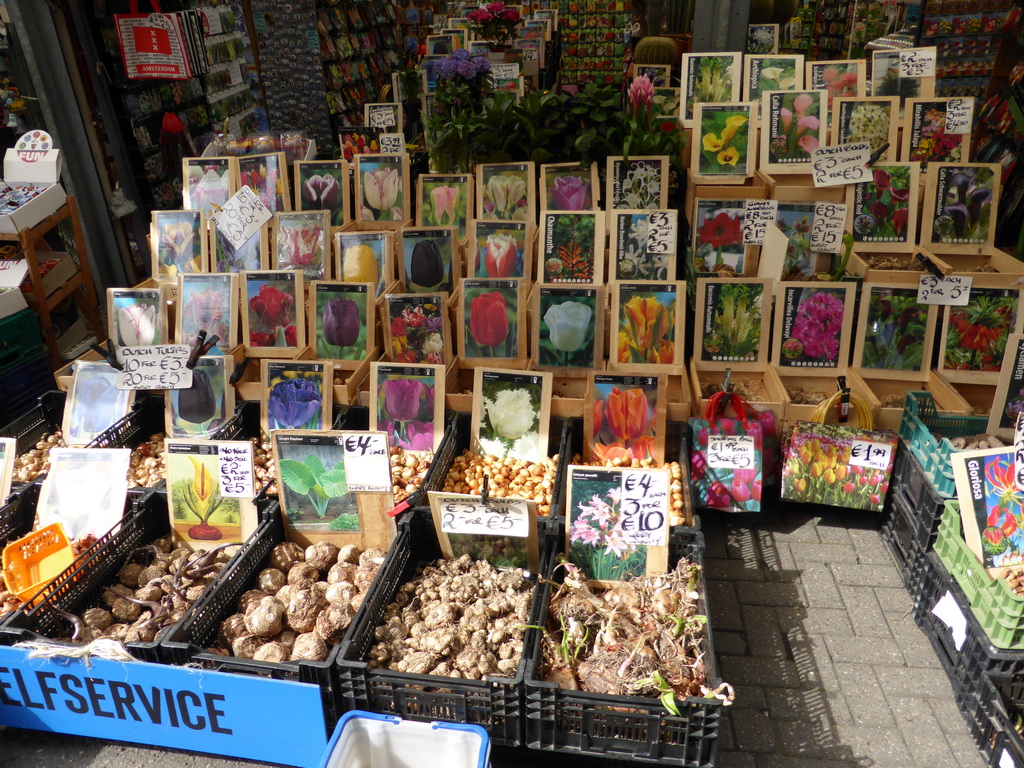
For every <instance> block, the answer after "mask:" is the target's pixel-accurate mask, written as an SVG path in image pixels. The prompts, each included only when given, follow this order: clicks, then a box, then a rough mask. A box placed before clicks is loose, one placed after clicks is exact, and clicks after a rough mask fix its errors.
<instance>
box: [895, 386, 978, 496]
mask: <svg viewBox="0 0 1024 768" xmlns="http://www.w3.org/2000/svg"><path fill="white" fill-rule="evenodd" d="M987 430H988V417H986V416H953V415H949V414H944V413H939V411H938V409H937V408H936V407H935V398H934V397H932V393H931V392H925V391H917V392H907V399H906V402H905V403H904V404H903V418H902V419H901V420H900V437H902V438H903V439H904V440H906V441H907V445H909V446H910V450H911V451H913V452H914V455H915V456H916V457H917V458H918V460H919V461H920V462H921V466H922V467H923V468H924V471H925V474H926V475H928V477H929V478H930V479H931V481H932V483H933V484H934V485H935V487H936V488H937V489H938V491H939V495H940V496H944V497H946V498H951V497H953V496H956V483H955V482H954V480H953V467H952V465H951V464H950V461H949V458H950V456H952V454H953V453H954V452H955V449H954V448H953V444H952V443H950V442H949V438H951V437H967V436H969V435H977V434H980V433H983V432H986V431H987ZM936 435H938V437H936Z"/></svg>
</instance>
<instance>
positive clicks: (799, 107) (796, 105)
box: [793, 93, 814, 117]
mask: <svg viewBox="0 0 1024 768" xmlns="http://www.w3.org/2000/svg"><path fill="white" fill-rule="evenodd" d="M813 103H814V99H813V98H812V97H811V95H810V94H808V93H801V94H800V95H799V96H797V97H796V98H795V99H793V109H794V110H795V111H796V113H797V114H798V115H800V116H801V117H803V114H804V112H806V111H807V108H808V107H810V106H811V104H813Z"/></svg>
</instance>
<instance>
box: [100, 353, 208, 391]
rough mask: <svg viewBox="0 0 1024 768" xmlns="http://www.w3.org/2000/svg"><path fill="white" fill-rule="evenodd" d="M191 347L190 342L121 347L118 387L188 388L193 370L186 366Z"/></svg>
mask: <svg viewBox="0 0 1024 768" xmlns="http://www.w3.org/2000/svg"><path fill="white" fill-rule="evenodd" d="M191 352H192V350H191V349H190V348H189V346H188V345H187V344H158V345H154V346H151V347H118V348H117V361H118V362H119V363H121V365H123V366H124V370H123V371H120V372H119V373H118V374H117V388H118V389H189V388H190V387H191V386H192V371H191V370H189V369H188V368H186V367H185V363H187V362H188V356H189V354H191Z"/></svg>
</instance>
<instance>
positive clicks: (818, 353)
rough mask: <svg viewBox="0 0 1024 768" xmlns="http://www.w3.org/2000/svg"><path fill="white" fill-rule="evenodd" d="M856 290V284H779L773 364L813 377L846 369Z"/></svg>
mask: <svg viewBox="0 0 1024 768" xmlns="http://www.w3.org/2000/svg"><path fill="white" fill-rule="evenodd" d="M855 289H856V286H855V285H854V284H853V283H829V284H823V283H820V282H806V283H805V282H784V283H779V284H778V286H777V287H776V295H775V333H774V335H773V342H772V343H773V347H772V365H774V366H775V367H776V368H777V369H779V370H780V371H783V370H789V371H791V372H796V371H797V370H801V369H803V370H804V371H805V373H807V374H808V375H812V376H813V375H818V374H819V373H828V372H830V371H831V372H838V373H842V372H844V371H845V370H846V361H847V360H849V359H850V340H851V337H852V336H853V301H854V296H855V294H856V290H855ZM808 369H810V370H808Z"/></svg>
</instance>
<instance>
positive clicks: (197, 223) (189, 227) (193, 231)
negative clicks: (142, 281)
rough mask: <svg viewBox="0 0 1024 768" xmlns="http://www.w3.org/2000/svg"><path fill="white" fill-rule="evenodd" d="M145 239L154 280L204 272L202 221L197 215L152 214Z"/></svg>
mask: <svg viewBox="0 0 1024 768" xmlns="http://www.w3.org/2000/svg"><path fill="white" fill-rule="evenodd" d="M149 237H150V248H151V250H152V252H153V277H154V278H155V279H156V280H158V281H173V280H175V279H176V278H177V277H178V275H179V274H182V273H186V272H204V271H206V269H207V266H206V252H207V249H206V217H205V215H204V214H203V213H202V212H201V211H153V218H152V223H151V224H150V228H149Z"/></svg>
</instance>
